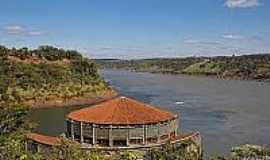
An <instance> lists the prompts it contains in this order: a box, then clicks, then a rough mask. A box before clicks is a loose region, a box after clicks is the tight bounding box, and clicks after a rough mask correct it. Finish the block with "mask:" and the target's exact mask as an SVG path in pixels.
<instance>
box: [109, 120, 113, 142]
mask: <svg viewBox="0 0 270 160" xmlns="http://www.w3.org/2000/svg"><path fill="white" fill-rule="evenodd" d="M109 146H110V147H112V146H113V136H112V125H110V128H109Z"/></svg>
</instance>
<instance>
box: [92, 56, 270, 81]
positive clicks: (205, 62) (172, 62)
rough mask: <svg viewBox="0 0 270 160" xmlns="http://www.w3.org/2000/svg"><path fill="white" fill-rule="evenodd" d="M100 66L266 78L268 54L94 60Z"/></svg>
mask: <svg viewBox="0 0 270 160" xmlns="http://www.w3.org/2000/svg"><path fill="white" fill-rule="evenodd" d="M96 62H97V63H98V66H99V67H101V68H109V69H111V68H117V69H120V68H121V69H128V70H132V71H143V72H144V71H147V72H153V73H171V74H200V75H214V76H217V77H220V78H233V79H258V80H270V54H258V55H243V56H231V57H225V56H220V57H188V58H155V59H140V60H117V59H108V60H106V59H100V60H98V59H97V60H96Z"/></svg>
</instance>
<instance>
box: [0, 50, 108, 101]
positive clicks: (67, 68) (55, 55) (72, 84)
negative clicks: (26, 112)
mask: <svg viewBox="0 0 270 160" xmlns="http://www.w3.org/2000/svg"><path fill="white" fill-rule="evenodd" d="M110 90H111V89H110V88H109V86H108V85H107V84H106V83H105V82H104V80H103V79H102V78H101V77H100V76H99V75H98V72H97V67H96V65H95V63H94V62H93V61H92V60H90V59H88V58H85V57H82V55H81V54H80V53H78V52H77V51H73V50H63V49H58V48H54V47H51V46H41V47H39V48H38V49H35V50H29V49H27V48H21V49H15V48H12V49H8V48H6V47H4V46H0V104H5V103H26V104H30V105H38V104H46V103H47V102H48V103H49V102H53V103H52V104H54V102H59V103H61V102H63V101H66V100H70V99H72V98H75V97H77V98H78V97H98V96H103V95H104V94H107V92H109V91H110Z"/></svg>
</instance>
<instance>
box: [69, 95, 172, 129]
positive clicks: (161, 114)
mask: <svg viewBox="0 0 270 160" xmlns="http://www.w3.org/2000/svg"><path fill="white" fill-rule="evenodd" d="M67 117H68V118H69V119H72V120H75V121H82V122H87V123H94V124H112V125H113V124H122V125H128V124H149V123H158V122H163V121H167V120H171V119H175V118H176V117H177V116H176V115H174V114H172V113H170V112H167V111H162V110H160V109H158V108H156V107H153V106H150V105H148V104H144V103H141V102H138V101H136V100H133V99H130V98H126V97H117V98H114V99H111V100H108V101H106V102H103V103H100V104H97V105H94V106H92V107H87V108H83V109H80V110H77V111H73V112H71V113H70V114H68V116H67Z"/></svg>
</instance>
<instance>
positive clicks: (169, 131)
mask: <svg viewBox="0 0 270 160" xmlns="http://www.w3.org/2000/svg"><path fill="white" fill-rule="evenodd" d="M170 123H171V122H169V123H167V128H168V126H169V129H168V130H167V132H168V133H167V134H168V138H169V139H170V138H171V124H170Z"/></svg>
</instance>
